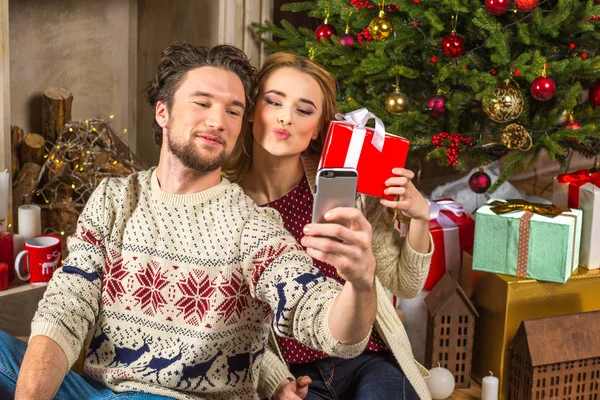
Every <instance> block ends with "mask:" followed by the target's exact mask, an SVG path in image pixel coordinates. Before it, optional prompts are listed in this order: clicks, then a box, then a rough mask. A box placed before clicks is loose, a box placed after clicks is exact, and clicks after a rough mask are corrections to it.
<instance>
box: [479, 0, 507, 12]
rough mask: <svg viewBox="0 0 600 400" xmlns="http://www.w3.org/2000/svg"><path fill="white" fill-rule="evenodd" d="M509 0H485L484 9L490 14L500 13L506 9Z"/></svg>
mask: <svg viewBox="0 0 600 400" xmlns="http://www.w3.org/2000/svg"><path fill="white" fill-rule="evenodd" d="M509 6H510V0H485V9H486V10H487V12H489V13H490V14H492V15H502V14H504V13H505V12H506V11H508V7H509Z"/></svg>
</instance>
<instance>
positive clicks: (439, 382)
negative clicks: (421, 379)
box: [425, 364, 455, 400]
mask: <svg viewBox="0 0 600 400" xmlns="http://www.w3.org/2000/svg"><path fill="white" fill-rule="evenodd" d="M438 365H439V364H438ZM429 373H430V374H431V376H430V377H429V378H428V379H426V381H425V382H426V383H427V387H428V388H429V392H430V393H431V397H432V398H433V399H435V400H442V399H447V398H448V397H450V395H451V394H452V392H454V385H455V381H454V376H453V375H452V372H450V371H448V370H447V369H446V368H442V367H441V366H439V367H435V368H431V369H430V370H429Z"/></svg>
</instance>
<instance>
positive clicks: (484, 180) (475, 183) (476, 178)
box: [469, 168, 492, 193]
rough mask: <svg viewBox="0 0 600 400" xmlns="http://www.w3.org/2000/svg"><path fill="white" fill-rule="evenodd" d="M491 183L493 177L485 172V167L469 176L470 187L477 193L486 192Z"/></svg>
mask: <svg viewBox="0 0 600 400" xmlns="http://www.w3.org/2000/svg"><path fill="white" fill-rule="evenodd" d="M491 184H492V178H490V176H489V175H488V174H486V173H485V172H483V168H479V171H478V172H475V173H474V174H473V175H471V176H470V177H469V187H470V188H471V190H472V191H474V192H475V193H485V192H486V191H487V190H488V188H489V187H490V185H491Z"/></svg>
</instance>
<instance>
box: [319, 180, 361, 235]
mask: <svg viewBox="0 0 600 400" xmlns="http://www.w3.org/2000/svg"><path fill="white" fill-rule="evenodd" d="M357 180H358V172H357V171H356V169H354V168H322V169H320V170H319V171H318V172H317V178H316V187H315V201H314V204H313V214H312V222H318V223H322V222H334V223H338V224H341V225H344V226H348V225H349V224H348V223H347V222H346V221H342V220H340V221H337V220H336V221H325V218H324V215H325V213H327V211H329V210H331V209H333V208H336V207H356V182H357Z"/></svg>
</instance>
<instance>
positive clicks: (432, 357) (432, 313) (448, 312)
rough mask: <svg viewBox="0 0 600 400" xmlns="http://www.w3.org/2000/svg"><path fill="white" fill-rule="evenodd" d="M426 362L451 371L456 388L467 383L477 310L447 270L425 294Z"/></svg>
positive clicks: (466, 385) (428, 366)
mask: <svg viewBox="0 0 600 400" xmlns="http://www.w3.org/2000/svg"><path fill="white" fill-rule="evenodd" d="M425 304H426V306H427V339H426V345H425V366H426V367H427V368H432V367H435V366H438V363H439V364H440V365H441V366H442V367H444V368H446V369H448V370H449V371H450V372H452V375H454V379H455V381H456V387H457V388H464V387H469V383H470V374H471V358H472V352H473V332H474V330H475V317H478V316H479V314H478V313H477V310H476V309H475V306H474V305H473V303H471V301H470V300H469V297H468V296H467V295H466V294H465V292H464V291H463V290H462V288H461V287H460V285H459V284H458V282H456V280H455V279H454V277H452V275H450V274H449V273H446V274H445V275H444V276H443V277H442V279H440V281H439V282H438V283H437V284H436V285H435V286H434V288H433V289H432V290H431V292H429V294H428V295H427V297H426V298H425Z"/></svg>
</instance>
